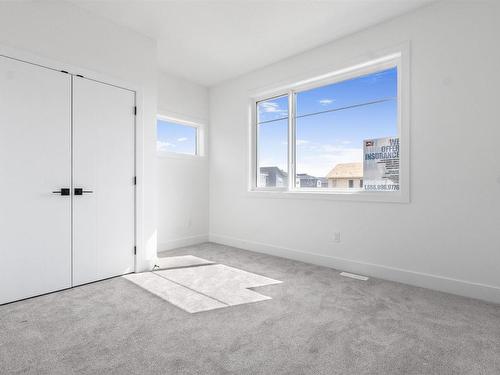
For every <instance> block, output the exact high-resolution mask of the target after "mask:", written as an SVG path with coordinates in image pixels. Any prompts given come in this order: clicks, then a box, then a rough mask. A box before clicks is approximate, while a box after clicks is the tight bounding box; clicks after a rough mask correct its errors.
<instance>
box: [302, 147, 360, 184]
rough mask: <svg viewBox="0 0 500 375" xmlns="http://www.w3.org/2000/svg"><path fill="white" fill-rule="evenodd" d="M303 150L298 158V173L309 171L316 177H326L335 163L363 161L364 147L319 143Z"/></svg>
mask: <svg viewBox="0 0 500 375" xmlns="http://www.w3.org/2000/svg"><path fill="white" fill-rule="evenodd" d="M311 151H312V152H303V153H301V154H299V155H298V158H297V173H308V174H310V175H312V176H316V177H326V175H327V174H328V172H330V171H331V170H332V169H333V168H334V167H335V165H337V164H339V163H353V162H362V161H363V149H361V148H352V147H342V146H337V145H331V144H322V145H318V146H317V147H315V148H314V150H311Z"/></svg>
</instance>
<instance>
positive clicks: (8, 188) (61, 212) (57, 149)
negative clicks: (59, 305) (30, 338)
mask: <svg viewBox="0 0 500 375" xmlns="http://www.w3.org/2000/svg"><path fill="white" fill-rule="evenodd" d="M134 107H135V93H134V92H133V91H130V90H126V89H123V88H118V87H115V86H112V85H107V84H104V83H100V82H96V81H93V80H90V79H86V78H83V77H77V76H73V75H70V74H66V73H63V72H59V71H56V70H52V69H48V68H44V67H40V66H37V65H33V64H29V63H25V62H21V61H17V60H14V59H10V58H7V57H1V56H0V304H3V303H7V302H12V301H15V300H19V299H23V298H28V297H32V296H36V295H40V294H44V293H49V292H53V291H56V290H61V289H65V288H69V287H72V286H76V285H81V284H84V283H88V282H92V281H97V280H101V279H105V278H108V277H112V276H116V275H121V274H125V273H129V272H132V271H133V269H134V242H135V229H134V228H135V219H134V216H135V215H134V210H135V186H134V174H135V173H134V171H135V168H134V154H135V141H134V139H135V138H134V134H135V116H134Z"/></svg>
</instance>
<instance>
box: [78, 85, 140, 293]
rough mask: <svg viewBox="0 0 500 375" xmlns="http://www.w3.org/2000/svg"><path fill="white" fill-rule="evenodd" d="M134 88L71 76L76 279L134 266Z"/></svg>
mask: <svg viewBox="0 0 500 375" xmlns="http://www.w3.org/2000/svg"><path fill="white" fill-rule="evenodd" d="M134 107H135V92H133V91H130V90H127V89H123V88H119V87H116V86H112V85H108V84H104V83H100V82H96V81H93V80H90V79H86V78H80V77H73V187H74V188H83V190H84V191H92V193H83V195H75V196H74V197H73V285H74V286H76V285H81V284H84V283H88V282H93V281H96V280H101V279H105V278H108V277H112V276H117V275H122V274H126V273H130V272H133V271H134V245H135V186H134V175H135V115H134Z"/></svg>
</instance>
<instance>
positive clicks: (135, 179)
mask: <svg viewBox="0 0 500 375" xmlns="http://www.w3.org/2000/svg"><path fill="white" fill-rule="evenodd" d="M134 185H137V176H134Z"/></svg>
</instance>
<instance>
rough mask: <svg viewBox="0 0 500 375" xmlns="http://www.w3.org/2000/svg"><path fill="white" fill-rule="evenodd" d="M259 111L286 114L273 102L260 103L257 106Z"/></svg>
mask: <svg viewBox="0 0 500 375" xmlns="http://www.w3.org/2000/svg"><path fill="white" fill-rule="evenodd" d="M259 109H260V110H262V111H263V112H267V113H286V112H288V111H287V110H285V109H282V108H280V106H279V104H278V103H275V102H262V103H260V104H259Z"/></svg>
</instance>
